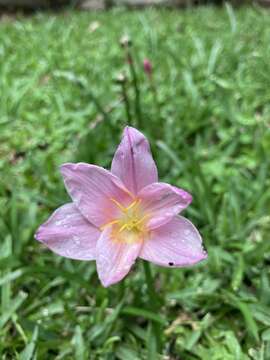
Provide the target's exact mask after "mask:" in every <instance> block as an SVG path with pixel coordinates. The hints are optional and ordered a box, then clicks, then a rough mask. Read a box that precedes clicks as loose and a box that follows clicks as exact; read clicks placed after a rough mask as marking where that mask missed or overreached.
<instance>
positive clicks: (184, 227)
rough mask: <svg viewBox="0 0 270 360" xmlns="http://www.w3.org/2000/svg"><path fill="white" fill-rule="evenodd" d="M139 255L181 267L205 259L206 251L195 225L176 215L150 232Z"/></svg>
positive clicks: (165, 264) (162, 264)
mask: <svg viewBox="0 0 270 360" xmlns="http://www.w3.org/2000/svg"><path fill="white" fill-rule="evenodd" d="M140 257H141V258H142V259H144V260H148V261H151V262H153V263H155V264H157V265H160V266H169V267H182V266H189V265H194V264H196V263H197V262H199V261H201V260H204V259H206V258H207V253H206V252H205V251H204V250H203V247H202V239H201V236H200V234H199V232H198V230H197V229H196V228H195V226H194V225H193V224H192V223H191V222H190V221H189V220H187V219H186V218H184V217H182V216H176V217H174V218H173V220H172V221H170V222H169V223H167V224H166V225H164V226H161V227H159V228H158V229H156V230H153V231H152V232H151V233H150V238H149V239H146V240H145V242H144V244H143V247H142V250H141V254H140Z"/></svg>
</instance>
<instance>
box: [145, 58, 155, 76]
mask: <svg viewBox="0 0 270 360" xmlns="http://www.w3.org/2000/svg"><path fill="white" fill-rule="evenodd" d="M143 68H144V72H145V73H146V74H147V75H148V76H151V75H152V71H153V67H152V64H151V62H150V60H148V59H144V61H143Z"/></svg>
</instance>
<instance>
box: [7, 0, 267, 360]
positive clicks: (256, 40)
mask: <svg viewBox="0 0 270 360" xmlns="http://www.w3.org/2000/svg"><path fill="white" fill-rule="evenodd" d="M269 15H270V14H269V12H268V11H267V10H263V9H260V8H256V7H253V8H251V7H250V8H249V7H246V8H241V9H238V10H233V9H232V8H231V7H230V6H227V7H224V8H215V7H201V8H194V9H189V10H186V11H162V10H159V11H157V10H147V11H144V12H138V11H137V12H136V11H134V12H126V11H125V10H123V9H114V10H112V11H110V12H106V13H79V12H74V11H71V12H69V11H67V12H65V13H60V14H58V15H55V14H53V13H44V14H36V15H34V16H32V17H17V18H16V17H15V18H13V17H4V18H2V20H1V22H0V69H1V70H0V71H1V73H0V74H1V76H0V89H1V97H0V173H1V176H0V239H1V242H0V288H1V308H0V309H1V314H0V356H1V358H2V359H17V358H18V359H23V360H26V359H28V360H30V359H78V360H81V359H121V360H136V359H158V358H160V359H162V358H165V357H164V356H165V355H167V356H168V359H182V360H191V359H192V360H193V359H194V360H195V359H203V360H209V359H211V360H237V359H239V360H242V359H243V360H246V359H253V360H264V359H266V360H267V359H270V283H269V263H270V242H269V230H270V215H269V208H270V205H269V204H270V202H269V200H270V188H269V183H270V181H269V161H270V160H269V151H270V133H269V125H270V123H269V115H270V105H269V100H270V61H269V59H270V48H269V44H270V22H269V19H270V18H269ZM126 33H128V34H129V36H130V37H131V39H132V41H133V51H134V56H135V58H136V66H137V72H138V75H139V82H140V91H141V105H142V111H143V123H142V124H141V126H140V130H142V131H143V132H144V133H145V134H146V135H147V136H148V138H149V139H150V142H151V146H152V151H153V154H154V158H155V160H156V162H157V164H158V168H159V175H160V179H161V180H162V181H165V182H170V183H172V184H174V185H177V186H180V187H182V188H184V189H186V190H188V191H189V192H190V193H192V195H193V199H194V200H193V203H192V205H191V206H190V208H189V209H188V210H186V211H185V216H187V217H188V218H189V219H191V220H192V221H193V223H194V224H196V226H197V227H198V228H199V229H200V231H201V233H202V235H203V238H204V243H205V246H206V248H207V250H208V253H209V259H208V260H207V262H205V263H203V264H200V265H198V266H196V267H193V268H190V269H163V268H160V267H156V266H153V267H152V270H153V272H154V275H155V279H156V282H155V286H156V288H157V289H158V292H159V294H160V296H161V298H162V301H163V304H162V306H161V308H160V311H159V313H156V312H153V311H152V309H151V302H152V301H153V299H149V298H148V296H147V292H146V284H145V279H144V273H143V267H142V261H138V262H137V264H136V266H135V267H134V270H133V272H132V273H130V274H129V276H128V277H127V278H126V280H125V281H124V282H122V283H120V284H119V285H115V286H113V287H111V288H109V289H104V288H102V287H101V285H100V283H99V281H98V279H97V275H96V270H95V264H94V263H92V262H87V263H86V262H78V261H71V260H67V259H63V258H61V257H58V256H56V255H54V254H52V253H50V252H49V251H47V250H46V249H44V248H43V247H42V246H41V245H40V244H39V243H37V242H36V241H35V240H34V238H33V235H34V232H35V230H36V228H37V227H38V226H39V224H41V223H42V222H43V221H44V220H45V219H46V218H47V217H48V215H49V214H50V213H51V212H52V211H53V210H54V209H55V208H57V207H58V206H59V205H61V204H63V203H65V202H66V201H68V196H67V194H66V192H65V189H64V186H63V182H62V179H61V177H60V174H59V171H58V166H59V165H60V164H61V163H63V162H66V161H87V162H91V163H95V164H98V165H100V166H104V167H107V168H109V166H110V161H111V158H112V155H113V152H114V150H115V147H116V145H117V143H118V142H119V140H120V135H121V132H122V130H123V127H124V126H125V125H126V123H127V122H126V112H125V107H124V105H123V103H121V102H119V99H120V97H121V94H120V93H121V91H120V87H119V85H118V84H117V83H116V82H115V78H116V77H117V75H118V73H119V72H120V71H123V70H125V71H126V73H127V75H128V65H127V64H126V63H125V59H124V53H123V49H121V47H120V45H119V39H120V38H121V36H122V35H123V34H126ZM146 57H147V58H149V59H151V61H152V63H153V67H154V74H153V75H154V82H155V86H156V87H157V91H158V102H159V105H158V106H157V105H156V103H155V101H154V98H153V94H152V92H151V87H150V84H149V81H148V79H147V77H146V76H145V74H144V72H143V67H142V61H143V59H144V58H146ZM129 96H130V99H131V101H132V100H133V91H132V88H130V89H129ZM100 107H101V108H102V109H103V111H105V112H106V111H107V110H108V109H113V110H112V111H111V112H109V113H108V114H107V115H106V116H105V117H104V116H102V114H101V112H100ZM99 121H100V122H99ZM134 123H135V125H136V117H135V115H134ZM267 154H268V155H267ZM153 324H160V327H161V330H162V331H161V336H162V337H163V341H164V344H165V345H164V349H163V357H162V356H161V355H160V356H159V355H157V354H156V350H155V341H154V336H153V326H154V325H153Z"/></svg>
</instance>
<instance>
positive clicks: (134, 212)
mask: <svg viewBox="0 0 270 360" xmlns="http://www.w3.org/2000/svg"><path fill="white" fill-rule="evenodd" d="M133 199H134V201H133V202H132V203H131V204H129V205H128V206H127V207H125V206H123V205H122V204H120V203H119V202H118V201H117V200H115V199H113V198H112V199H110V200H111V201H112V202H113V203H114V204H115V205H116V206H117V207H118V208H119V209H120V211H121V213H122V214H121V213H120V214H118V218H117V219H115V220H113V221H110V222H109V223H107V224H105V225H103V226H101V227H100V230H101V231H103V230H104V229H105V228H107V227H109V226H112V234H111V238H112V239H113V240H114V241H120V242H125V243H133V242H135V241H141V240H142V239H143V238H145V236H146V234H147V233H148V230H147V227H146V219H147V218H148V217H149V216H150V215H149V214H144V213H143V209H142V208H141V207H140V204H141V200H140V199H136V198H134V197H133Z"/></svg>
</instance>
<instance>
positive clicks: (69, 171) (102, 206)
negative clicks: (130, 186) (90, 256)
mask: <svg viewBox="0 0 270 360" xmlns="http://www.w3.org/2000/svg"><path fill="white" fill-rule="evenodd" d="M61 173H62V175H63V178H64V182H65V186H66V188H67V191H68V193H69V195H70V197H71V198H72V200H73V202H74V203H75V205H76V206H77V208H78V209H79V211H80V212H81V213H82V215H83V216H84V217H85V218H86V219H87V220H88V221H89V222H91V223H92V224H94V225H95V226H97V227H100V226H103V225H104V224H106V223H108V222H110V221H112V220H113V219H115V218H117V217H118V216H119V208H118V207H117V206H116V205H115V203H114V202H113V201H112V200H111V199H114V200H117V201H118V202H119V203H121V204H128V203H130V202H131V201H132V198H131V196H130V194H129V193H128V191H127V190H126V188H125V187H124V185H123V183H122V182H121V180H120V179H118V178H117V177H116V176H115V175H113V174H112V173H110V171H108V170H105V169H103V168H102V167H99V166H95V165H90V164H85V163H78V164H71V163H68V164H64V165H62V166H61Z"/></svg>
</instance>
